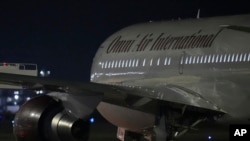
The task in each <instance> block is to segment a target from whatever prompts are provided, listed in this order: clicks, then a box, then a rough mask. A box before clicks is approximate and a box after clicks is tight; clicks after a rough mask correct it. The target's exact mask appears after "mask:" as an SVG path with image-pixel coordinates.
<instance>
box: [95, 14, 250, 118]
mask: <svg viewBox="0 0 250 141" xmlns="http://www.w3.org/2000/svg"><path fill="white" fill-rule="evenodd" d="M249 25H250V15H243V16H229V17H224V18H221V17H217V18H207V19H193V20H192V19H188V20H180V21H169V22H150V23H146V24H138V25H134V26H130V27H127V28H124V29H122V30H120V31H118V32H116V33H115V34H113V35H111V36H110V37H109V38H108V39H107V40H106V41H105V42H104V43H103V44H101V47H100V48H99V50H98V52H97V54H96V56H95V58H94V60H93V65H92V73H91V81H92V82H97V83H105V84H114V85H122V86H140V87H142V88H143V87H145V88H152V89H155V90H158V91H161V92H163V93H164V88H165V87H167V86H168V87H169V86H170V85H171V86H172V85H173V86H178V87H181V88H185V89H188V90H191V91H192V92H194V93H196V94H197V95H198V96H199V97H200V98H204V99H206V101H207V103H210V104H211V105H213V106H212V107H203V106H201V105H200V104H199V103H198V102H197V103H195V100H196V99H192V98H190V99H189V100H188V101H185V100H183V99H180V98H179V97H178V96H176V97H168V98H162V99H161V98H159V99H160V100H167V101H172V102H177V103H184V104H191V105H192V106H197V107H202V108H208V109H211V110H217V111H223V112H225V113H228V115H230V116H232V117H238V118H249V117H250V110H247V109H246V107H249V106H250V101H249V100H250V87H249V83H250V75H249V74H250V47H249V44H250V33H249V32H247V31H246V32H245V31H242V30H237V29H236V30H235V29H230V28H227V27H229V26H242V27H248V26H249ZM163 97H164V95H163ZM184 97H185V96H184ZM196 98H197V97H196Z"/></svg>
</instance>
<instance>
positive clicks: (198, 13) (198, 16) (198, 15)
mask: <svg viewBox="0 0 250 141" xmlns="http://www.w3.org/2000/svg"><path fill="white" fill-rule="evenodd" d="M196 18H197V19H200V9H198V12H197V16H196Z"/></svg>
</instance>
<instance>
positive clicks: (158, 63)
mask: <svg viewBox="0 0 250 141" xmlns="http://www.w3.org/2000/svg"><path fill="white" fill-rule="evenodd" d="M160 61H161V59H160V58H158V60H157V66H159V65H160Z"/></svg>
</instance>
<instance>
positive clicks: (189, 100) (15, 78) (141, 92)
mask: <svg viewBox="0 0 250 141" xmlns="http://www.w3.org/2000/svg"><path fill="white" fill-rule="evenodd" d="M0 83H2V84H9V85H21V86H22V87H23V88H26V89H34V90H35V89H46V90H49V91H54V92H64V93H69V94H72V95H76V94H77V95H78V94H82V96H86V92H91V93H94V94H97V95H99V96H103V97H104V99H112V97H115V98H117V97H118V98H119V97H128V96H130V95H131V96H137V97H140V98H139V99H138V101H136V102H134V103H133V104H132V105H133V106H134V107H140V106H143V105H144V104H145V102H146V101H148V102H149V101H152V100H161V101H169V102H175V103H180V104H186V105H190V106H194V107H200V108H205V109H210V110H214V111H218V112H224V113H225V111H223V109H220V108H219V107H218V106H217V105H216V104H214V103H213V102H211V101H209V100H207V99H205V98H204V97H202V96H201V95H200V94H199V93H197V92H194V91H192V90H189V89H187V88H185V87H181V86H178V85H166V86H164V87H162V86H161V87H159V88H156V89H154V88H150V87H140V86H119V85H108V84H99V83H91V82H90V83H80V82H70V81H63V80H56V79H50V78H42V77H34V76H24V75H16V74H6V73H0ZM145 99H147V100H146V101H145Z"/></svg>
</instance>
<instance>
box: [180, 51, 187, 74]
mask: <svg viewBox="0 0 250 141" xmlns="http://www.w3.org/2000/svg"><path fill="white" fill-rule="evenodd" d="M185 58H186V53H185V51H183V52H182V53H181V55H180V59H179V74H183V69H184V63H185Z"/></svg>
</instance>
